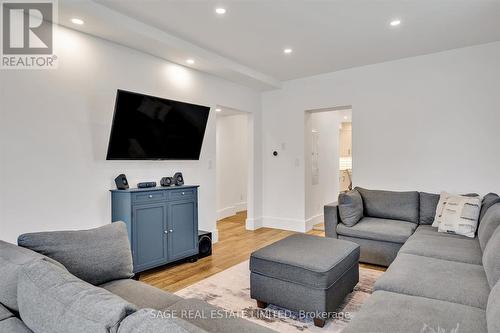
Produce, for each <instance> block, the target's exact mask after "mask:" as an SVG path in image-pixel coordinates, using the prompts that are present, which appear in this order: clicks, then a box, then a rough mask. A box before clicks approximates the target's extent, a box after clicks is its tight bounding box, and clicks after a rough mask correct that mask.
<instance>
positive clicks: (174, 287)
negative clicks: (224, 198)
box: [140, 212, 384, 292]
mask: <svg viewBox="0 0 500 333" xmlns="http://www.w3.org/2000/svg"><path fill="white" fill-rule="evenodd" d="M245 219H246V212H241V213H238V214H236V215H234V216H231V217H228V218H226V219H223V220H220V221H219V222H218V223H217V227H218V229H219V242H217V243H216V244H214V246H213V251H212V255H211V256H210V257H207V258H203V259H200V260H198V261H197V262H195V263H189V262H186V263H181V264H176V265H170V266H164V267H159V268H156V269H153V270H150V271H147V272H144V273H142V274H141V276H140V280H141V281H143V282H145V283H148V284H150V285H153V286H155V287H158V288H161V289H164V290H168V291H171V292H175V291H178V290H180V289H183V288H185V287H187V286H189V285H191V284H194V283H196V282H198V281H201V280H203V279H205V278H207V277H209V276H211V275H214V274H216V273H218V272H221V271H223V270H226V269H228V268H229V267H232V266H234V265H236V264H239V263H240V262H243V261H245V260H248V259H249V258H250V254H251V253H252V252H253V251H255V250H257V249H260V248H262V247H264V246H266V245H268V244H271V243H274V242H276V241H278V240H280V239H283V238H285V237H287V236H289V235H292V234H294V232H293V231H286V230H279V229H270V228H260V229H258V230H255V231H249V230H246V229H245ZM308 233H309V234H313V235H318V236H324V232H323V231H320V230H311V231H310V232H308ZM370 268H376V269H384V268H380V267H377V266H373V267H372V266H370Z"/></svg>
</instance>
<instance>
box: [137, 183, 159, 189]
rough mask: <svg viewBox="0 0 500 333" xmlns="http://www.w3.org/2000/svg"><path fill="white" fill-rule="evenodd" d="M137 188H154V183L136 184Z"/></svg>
mask: <svg viewBox="0 0 500 333" xmlns="http://www.w3.org/2000/svg"><path fill="white" fill-rule="evenodd" d="M137 187H138V188H147V187H156V182H144V183H139V184H137Z"/></svg>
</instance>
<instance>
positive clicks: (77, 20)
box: [71, 17, 85, 25]
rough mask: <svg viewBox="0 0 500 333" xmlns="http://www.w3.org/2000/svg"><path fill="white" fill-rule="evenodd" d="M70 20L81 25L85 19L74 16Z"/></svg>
mask: <svg viewBox="0 0 500 333" xmlns="http://www.w3.org/2000/svg"><path fill="white" fill-rule="evenodd" d="M71 22H72V23H73V24H78V25H82V24H84V23H85V21H84V20H82V19H79V18H76V17H74V18H72V19H71Z"/></svg>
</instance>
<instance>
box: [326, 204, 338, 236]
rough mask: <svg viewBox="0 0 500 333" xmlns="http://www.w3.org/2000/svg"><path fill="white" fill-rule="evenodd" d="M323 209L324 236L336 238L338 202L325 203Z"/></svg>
mask: <svg viewBox="0 0 500 333" xmlns="http://www.w3.org/2000/svg"><path fill="white" fill-rule="evenodd" d="M323 209H324V216H325V236H326V237H330V238H338V236H337V224H338V223H339V222H340V219H339V205H338V203H337V202H333V203H330V204H327V205H325V206H324V208H323Z"/></svg>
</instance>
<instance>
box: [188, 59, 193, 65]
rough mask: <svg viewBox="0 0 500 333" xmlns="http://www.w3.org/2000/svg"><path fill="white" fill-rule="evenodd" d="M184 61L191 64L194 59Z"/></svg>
mask: <svg viewBox="0 0 500 333" xmlns="http://www.w3.org/2000/svg"><path fill="white" fill-rule="evenodd" d="M186 62H187V63H188V64H190V65H193V64H194V60H193V59H188V60H186Z"/></svg>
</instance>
